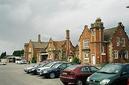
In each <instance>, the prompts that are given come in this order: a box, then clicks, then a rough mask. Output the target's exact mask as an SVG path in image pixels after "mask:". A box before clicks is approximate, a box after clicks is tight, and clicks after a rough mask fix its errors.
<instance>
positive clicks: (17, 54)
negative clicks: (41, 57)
mask: <svg viewBox="0 0 129 85" xmlns="http://www.w3.org/2000/svg"><path fill="white" fill-rule="evenodd" d="M23 54H24V50H15V51H14V52H13V55H14V56H23Z"/></svg>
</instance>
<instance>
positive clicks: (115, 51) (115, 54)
mask: <svg viewBox="0 0 129 85" xmlns="http://www.w3.org/2000/svg"><path fill="white" fill-rule="evenodd" d="M114 59H118V51H117V50H114Z"/></svg>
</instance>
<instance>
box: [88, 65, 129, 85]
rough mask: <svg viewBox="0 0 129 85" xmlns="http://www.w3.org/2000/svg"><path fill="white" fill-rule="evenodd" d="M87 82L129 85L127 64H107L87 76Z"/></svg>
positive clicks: (93, 84)
mask: <svg viewBox="0 0 129 85" xmlns="http://www.w3.org/2000/svg"><path fill="white" fill-rule="evenodd" d="M87 83H88V84H89V85H129V64H120V63H119V64H107V65H105V66H104V67H103V68H101V69H100V70H99V71H97V72H96V73H94V74H92V75H91V76H89V77H88V78H87ZM127 83H128V84H127Z"/></svg>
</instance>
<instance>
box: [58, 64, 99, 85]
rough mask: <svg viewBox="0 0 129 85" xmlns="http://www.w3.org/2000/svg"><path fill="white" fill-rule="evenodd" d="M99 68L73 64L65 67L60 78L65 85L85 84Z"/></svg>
mask: <svg viewBox="0 0 129 85" xmlns="http://www.w3.org/2000/svg"><path fill="white" fill-rule="evenodd" d="M97 70H98V68H96V67H95V66H90V65H72V66H69V67H68V68H66V69H64V70H63V71H62V72H61V74H60V80H61V81H62V83H63V84H64V85H67V84H76V85H85V84H86V79H87V77H89V76H90V75H91V74H93V73H94V72H96V71H97Z"/></svg>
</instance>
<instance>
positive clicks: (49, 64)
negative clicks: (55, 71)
mask: <svg viewBox="0 0 129 85" xmlns="http://www.w3.org/2000/svg"><path fill="white" fill-rule="evenodd" d="M54 64H55V62H51V63H48V64H46V65H45V66H44V67H51V66H53V65H54Z"/></svg>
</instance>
